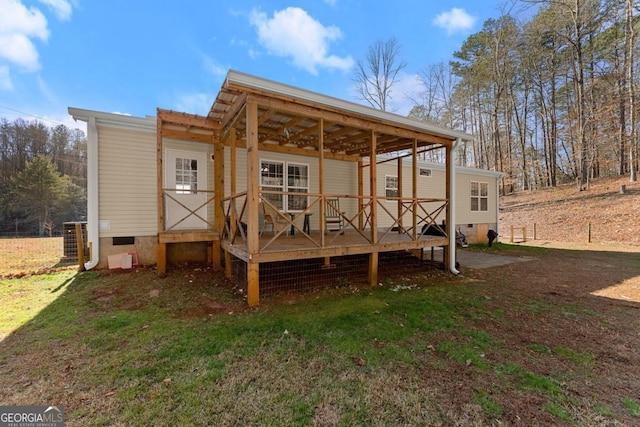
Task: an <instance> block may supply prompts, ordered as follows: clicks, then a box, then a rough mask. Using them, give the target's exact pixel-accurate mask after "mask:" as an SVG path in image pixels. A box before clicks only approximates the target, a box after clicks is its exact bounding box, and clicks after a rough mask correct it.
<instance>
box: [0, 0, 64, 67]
mask: <svg viewBox="0 0 640 427" xmlns="http://www.w3.org/2000/svg"><path fill="white" fill-rule="evenodd" d="M39 1H40V3H42V4H45V5H47V6H49V8H51V9H52V10H53V12H54V13H55V14H56V16H57V17H58V18H59V19H62V20H69V19H70V18H71V4H70V3H69V1H68V0H39ZM0 10H1V11H2V13H0V59H4V60H6V61H8V62H9V64H10V65H16V66H18V67H21V68H22V69H23V70H24V71H27V72H35V71H38V70H39V69H40V56H39V54H38V49H37V48H36V45H35V44H34V40H42V41H45V42H46V41H47V40H48V39H49V29H48V28H47V18H46V17H45V16H44V14H43V13H42V12H41V11H40V9H38V8H36V7H33V6H32V7H29V8H27V6H25V5H24V4H23V2H22V0H0Z"/></svg>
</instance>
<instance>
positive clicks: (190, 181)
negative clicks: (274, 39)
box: [69, 71, 501, 305]
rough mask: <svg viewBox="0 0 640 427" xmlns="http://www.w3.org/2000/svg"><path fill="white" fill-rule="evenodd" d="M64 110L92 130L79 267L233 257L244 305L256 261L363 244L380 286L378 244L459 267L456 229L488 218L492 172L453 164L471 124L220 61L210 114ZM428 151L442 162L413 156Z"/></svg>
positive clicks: (324, 254) (253, 284) (326, 254)
mask: <svg viewBox="0 0 640 427" xmlns="http://www.w3.org/2000/svg"><path fill="white" fill-rule="evenodd" d="M69 113H70V114H71V115H72V116H73V117H74V119H76V120H82V121H85V122H86V123H87V130H88V230H87V234H88V240H89V243H90V246H91V258H90V261H89V262H88V263H87V265H86V267H87V268H94V267H98V268H100V267H105V266H106V265H107V259H108V256H109V255H113V254H117V253H122V252H127V251H136V252H137V255H138V258H139V261H140V262H141V263H143V264H153V263H156V264H157V268H158V273H159V274H165V272H166V268H167V263H168V262H180V261H189V260H193V261H209V262H211V263H212V265H213V267H214V268H218V269H221V268H224V269H225V271H226V274H227V275H228V276H231V275H233V274H234V271H233V268H232V264H233V262H234V261H239V262H240V263H241V265H242V269H243V271H244V277H245V280H246V289H247V298H248V303H249V304H250V305H254V304H258V302H259V298H260V265H261V264H264V263H277V262H282V261H287V260H292V259H323V260H325V263H326V265H330V264H331V260H332V259H336V258H339V257H344V256H349V255H354V254H362V255H366V256H367V259H368V261H367V265H368V267H367V277H368V281H369V282H370V283H371V284H376V283H377V275H378V270H377V269H378V256H379V254H380V253H386V252H392V251H418V250H424V249H425V248H432V247H443V248H445V263H446V265H447V266H448V268H449V270H451V271H452V272H454V273H457V270H456V269H455V250H454V246H455V244H454V238H455V229H456V228H459V229H460V231H462V232H463V233H465V234H467V235H468V236H469V240H470V241H472V242H474V241H484V240H486V233H487V230H488V229H490V228H491V229H494V230H497V229H498V191H497V188H498V181H499V179H500V177H501V175H500V174H499V173H496V172H490V171H483V170H476V169H469V168H459V167H457V168H456V167H455V166H454V151H455V148H456V145H457V144H458V143H459V142H460V141H462V140H471V138H472V136H471V135H468V134H466V133H463V132H458V131H454V130H450V129H446V128H442V127H438V126H434V125H431V124H427V123H424V122H418V121H414V120H411V119H408V118H406V117H401V116H398V115H395V114H391V113H387V112H383V111H379V110H375V109H371V108H368V107H365V106H362V105H359V104H355V103H351V102H347V101H343V100H339V99H336V98H332V97H328V96H325V95H321V94H318V93H314V92H310V91H307V90H303V89H300V88H296V87H292V86H288V85H284V84H281V83H277V82H273V81H269V80H265V79H262V78H259V77H256V76H252V75H248V74H244V73H240V72H237V71H229V72H228V74H227V77H226V80H225V82H224V84H223V85H222V88H221V89H220V92H219V94H218V95H217V97H216V99H215V100H214V101H213V104H212V107H211V110H210V111H209V113H208V115H207V116H206V117H205V116H198V115H195V114H188V113H182V112H174V111H168V110H161V109H159V110H158V111H157V115H156V116H155V117H144V118H141V117H130V116H123V115H117V114H110V113H104V112H97V111H90V110H84V109H78V108H69ZM430 150H443V152H444V153H445V157H446V163H445V164H444V165H440V164H429V163H425V162H422V161H420V160H419V157H420V155H421V153H424V152H427V151H430ZM371 159H375V161H371ZM330 214H333V219H334V220H335V222H336V223H337V227H336V224H332V223H330V222H329V221H325V219H328V218H329V216H330ZM451 218H455V221H452V220H450V219H451ZM443 221H444V223H445V224H446V226H445V227H444V228H443V230H442V231H443V233H441V234H442V235H440V236H433V235H424V234H423V233H422V232H421V231H422V228H423V226H424V225H429V224H432V225H435V224H437V225H438V226H440V227H442V222H443ZM334 229H337V230H338V231H333V230H334Z"/></svg>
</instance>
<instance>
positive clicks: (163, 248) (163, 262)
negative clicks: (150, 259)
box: [156, 242, 167, 276]
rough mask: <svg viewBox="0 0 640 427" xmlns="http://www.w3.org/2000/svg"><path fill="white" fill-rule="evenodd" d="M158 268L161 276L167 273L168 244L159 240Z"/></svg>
mask: <svg viewBox="0 0 640 427" xmlns="http://www.w3.org/2000/svg"><path fill="white" fill-rule="evenodd" d="M156 268H157V270H158V275H159V276H164V275H165V274H167V244H166V243H160V242H158V264H157V267H156Z"/></svg>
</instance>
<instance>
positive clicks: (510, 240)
mask: <svg viewBox="0 0 640 427" xmlns="http://www.w3.org/2000/svg"><path fill="white" fill-rule="evenodd" d="M510 241H511V243H513V225H512V226H511V240H510Z"/></svg>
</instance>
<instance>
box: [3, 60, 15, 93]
mask: <svg viewBox="0 0 640 427" xmlns="http://www.w3.org/2000/svg"><path fill="white" fill-rule="evenodd" d="M0 90H5V91H12V90H13V83H12V82H11V73H10V72H9V67H7V66H3V67H0Z"/></svg>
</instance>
